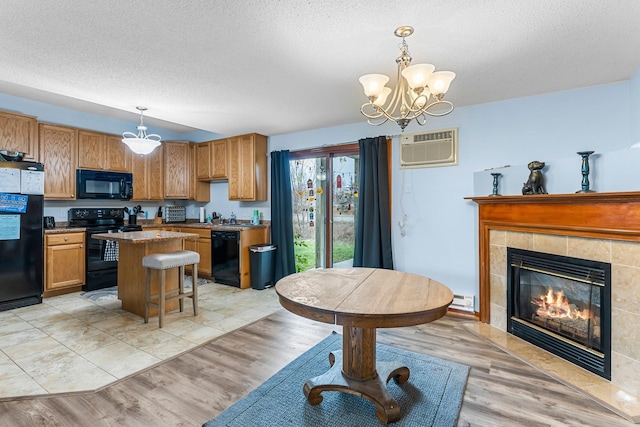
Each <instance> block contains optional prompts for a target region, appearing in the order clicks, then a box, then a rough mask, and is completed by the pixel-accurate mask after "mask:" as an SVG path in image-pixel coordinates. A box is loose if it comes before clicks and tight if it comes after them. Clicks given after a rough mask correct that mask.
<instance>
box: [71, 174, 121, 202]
mask: <svg viewBox="0 0 640 427" xmlns="http://www.w3.org/2000/svg"><path fill="white" fill-rule="evenodd" d="M131 197H133V175H132V174H130V173H128V172H108V171H94V170H88V169H76V199H107V200H129V199H131Z"/></svg>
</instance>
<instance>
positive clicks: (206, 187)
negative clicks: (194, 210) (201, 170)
mask: <svg viewBox="0 0 640 427" xmlns="http://www.w3.org/2000/svg"><path fill="white" fill-rule="evenodd" d="M199 146H200V144H189V155H190V157H191V158H190V162H189V172H190V173H189V175H190V177H189V200H193V201H196V202H209V201H211V189H210V184H209V183H208V182H205V181H199V180H198V173H197V165H198V147H199Z"/></svg>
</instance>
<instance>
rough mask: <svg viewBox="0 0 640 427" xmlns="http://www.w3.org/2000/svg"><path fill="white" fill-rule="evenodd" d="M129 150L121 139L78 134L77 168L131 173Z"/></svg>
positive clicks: (86, 133)
mask: <svg viewBox="0 0 640 427" xmlns="http://www.w3.org/2000/svg"><path fill="white" fill-rule="evenodd" d="M131 154H132V153H131V150H130V149H129V147H127V146H126V145H125V144H123V143H122V137H120V136H115V135H107V134H104V133H99V132H91V131H86V130H80V131H79V132H78V168H79V169H97V170H108V171H114V172H131Z"/></svg>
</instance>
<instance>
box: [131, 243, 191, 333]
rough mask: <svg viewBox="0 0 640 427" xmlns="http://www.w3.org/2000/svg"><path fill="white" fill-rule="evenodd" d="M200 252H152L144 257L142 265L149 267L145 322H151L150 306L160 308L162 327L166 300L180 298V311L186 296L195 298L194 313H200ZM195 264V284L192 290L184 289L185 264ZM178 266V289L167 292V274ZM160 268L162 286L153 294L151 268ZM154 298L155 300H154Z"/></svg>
mask: <svg viewBox="0 0 640 427" xmlns="http://www.w3.org/2000/svg"><path fill="white" fill-rule="evenodd" d="M199 262H200V254H199V253H197V252H193V251H175V252H169V253H166V254H152V255H147V256H145V257H143V258H142V266H143V267H145V268H146V269H147V283H146V286H145V309H144V323H149V307H157V308H158V319H159V323H160V328H162V323H163V319H164V310H165V302H167V301H173V300H176V299H177V300H179V304H180V312H182V311H183V309H184V302H183V300H184V299H185V298H191V299H192V300H193V315H194V316H197V315H198V263H199ZM190 264H193V272H192V274H193V276H192V278H193V280H192V282H193V286H192V287H191V291H190V292H185V291H184V266H185V265H190ZM176 267H177V268H178V284H179V285H178V289H174V290H172V291H170V292H168V293H167V292H165V275H166V271H167V270H168V269H170V268H176ZM152 269H154V270H160V272H159V273H160V286H159V288H160V289H159V292H158V295H153V296H152V295H151V270H152ZM152 299H154V300H155V301H152Z"/></svg>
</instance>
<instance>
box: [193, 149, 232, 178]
mask: <svg viewBox="0 0 640 427" xmlns="http://www.w3.org/2000/svg"><path fill="white" fill-rule="evenodd" d="M227 150H228V140H227V139H218V140H215V141H207V142H201V143H200V144H197V148H196V158H197V163H196V176H197V178H198V179H200V180H203V181H212V180H218V179H227V178H228V177H229V176H228V171H229V163H228V153H227Z"/></svg>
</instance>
